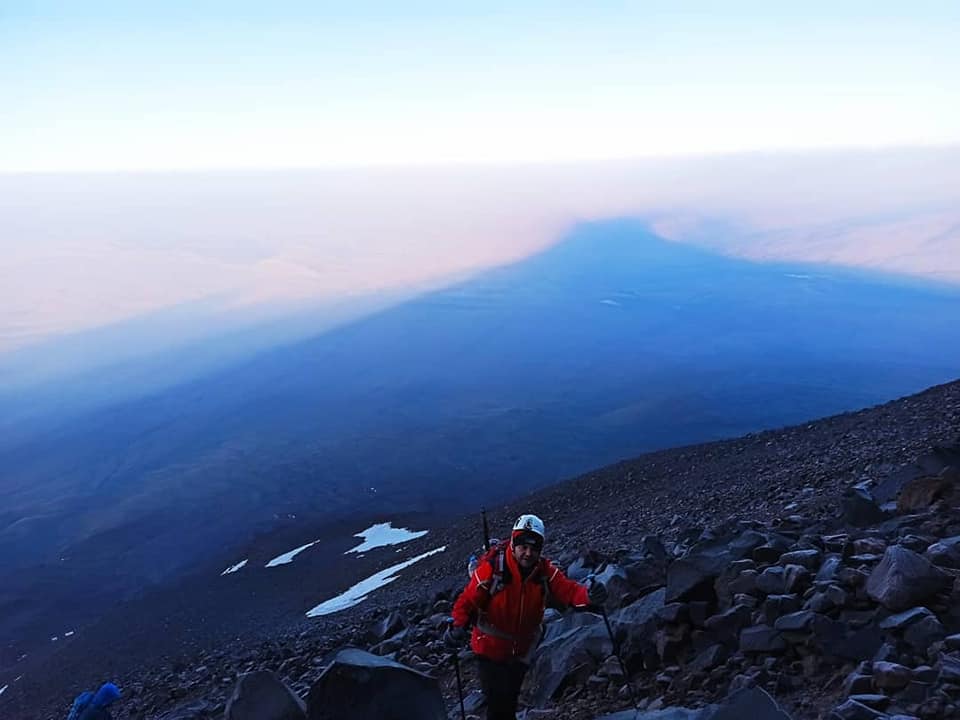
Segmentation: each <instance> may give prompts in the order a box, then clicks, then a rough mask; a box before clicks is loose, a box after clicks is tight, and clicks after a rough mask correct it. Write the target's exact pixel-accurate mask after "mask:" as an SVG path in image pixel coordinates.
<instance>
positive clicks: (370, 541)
mask: <svg viewBox="0 0 960 720" xmlns="http://www.w3.org/2000/svg"><path fill="white" fill-rule="evenodd" d="M427 532H428V531H427V530H407V529H406V528H395V527H393V523H390V522H385V523H379V524H377V525H371V526H370V527H368V528H367V529H366V530H361V531H360V532H358V533H357V534H356V535H354V537H358V538H363V542H362V543H360V544H359V545H357V546H356V547H353V548H350V549H349V550H347V551H346V552H345V553H344V555H346V554H347V553H352V552H355V553H361V552H366V551H367V550H373V548H378V547H384V546H386V545H399V544H400V543H405V542H410V541H411V540H416V539H417V538H419V537H423V536H424V535H426V534H427Z"/></svg>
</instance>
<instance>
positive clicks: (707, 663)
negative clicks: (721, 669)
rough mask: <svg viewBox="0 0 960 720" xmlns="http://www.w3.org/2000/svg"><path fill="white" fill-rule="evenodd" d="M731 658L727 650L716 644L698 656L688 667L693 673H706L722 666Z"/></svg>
mask: <svg viewBox="0 0 960 720" xmlns="http://www.w3.org/2000/svg"><path fill="white" fill-rule="evenodd" d="M728 657H729V653H728V652H727V649H726V648H725V647H724V646H723V645H720V644H714V645H711V646H710V647H708V648H707V649H706V650H704V651H703V652H701V653H700V654H699V655H697V656H696V657H695V658H694V659H693V660H692V661H691V662H690V665H689V666H688V669H689V670H690V671H691V672H704V671H706V670H710V669H712V668H715V667H717V666H718V665H722V664H723V663H724V662H726V660H727V658H728Z"/></svg>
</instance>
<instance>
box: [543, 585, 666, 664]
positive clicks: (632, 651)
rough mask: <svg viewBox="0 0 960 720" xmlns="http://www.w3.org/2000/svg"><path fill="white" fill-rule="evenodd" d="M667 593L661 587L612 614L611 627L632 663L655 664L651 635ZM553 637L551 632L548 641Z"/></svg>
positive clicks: (621, 651)
mask: <svg viewBox="0 0 960 720" xmlns="http://www.w3.org/2000/svg"><path fill="white" fill-rule="evenodd" d="M665 595H666V590H664V589H663V588H660V589H659V590H656V591H654V592H652V593H650V594H649V595H645V596H644V597H642V598H640V599H639V600H637V601H636V602H635V603H633V604H631V605H628V606H627V607H625V608H621V609H620V610H618V611H617V612H615V613H613V614H612V615H611V616H610V627H611V629H612V630H613V634H614V636H615V637H616V639H617V644H618V646H619V648H620V654H621V656H622V657H623V658H624V660H625V662H626V663H627V665H628V667H631V666H634V665H650V664H652V662H653V660H654V658H655V656H656V652H655V648H654V644H653V641H652V640H651V638H652V637H653V634H654V632H655V630H656V615H657V612H659V611H660V610H662V609H663V607H664V605H663V599H664V597H665ZM568 617H570V616H568ZM552 637H553V636H551V635H548V637H547V638H545V641H548V640H551V639H552Z"/></svg>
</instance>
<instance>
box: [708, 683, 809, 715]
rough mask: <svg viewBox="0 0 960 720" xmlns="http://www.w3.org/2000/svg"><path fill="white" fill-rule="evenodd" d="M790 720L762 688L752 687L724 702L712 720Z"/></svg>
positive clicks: (733, 694)
mask: <svg viewBox="0 0 960 720" xmlns="http://www.w3.org/2000/svg"><path fill="white" fill-rule="evenodd" d="M744 718H749V719H750V720H790V716H789V715H788V714H787V713H786V712H784V711H783V709H781V707H780V706H779V705H777V703H776V701H775V700H774V699H773V698H772V697H770V695H769V693H767V692H766V691H765V690H763V689H762V688H757V687H752V688H748V689H744V690H739V691H737V692H734V693H731V695H730V696H729V697H728V698H727V699H726V700H724V702H723V703H722V704H721V705H720V708H719V709H718V710H717V711H716V714H714V715H712V716H711V717H710V720H744Z"/></svg>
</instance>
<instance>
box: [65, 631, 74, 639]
mask: <svg viewBox="0 0 960 720" xmlns="http://www.w3.org/2000/svg"><path fill="white" fill-rule="evenodd" d="M73 633H74V631H73V630H67V631H66V632H65V633H64V634H63V636H64V637H70V636H71V635H73Z"/></svg>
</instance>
